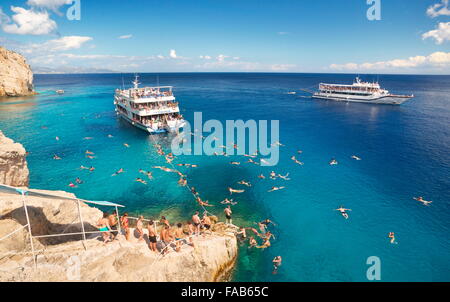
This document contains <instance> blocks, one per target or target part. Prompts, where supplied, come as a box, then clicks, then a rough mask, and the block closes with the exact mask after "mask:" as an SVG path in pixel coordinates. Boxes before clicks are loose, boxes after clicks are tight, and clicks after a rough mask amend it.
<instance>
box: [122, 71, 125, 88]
mask: <svg viewBox="0 0 450 302" xmlns="http://www.w3.org/2000/svg"><path fill="white" fill-rule="evenodd" d="M122 90H125V82H124V79H123V73H122Z"/></svg>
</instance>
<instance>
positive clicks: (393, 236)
mask: <svg viewBox="0 0 450 302" xmlns="http://www.w3.org/2000/svg"><path fill="white" fill-rule="evenodd" d="M388 238H390V239H391V243H392V244H394V243H395V244H397V242H396V241H395V233H394V232H389V235H388Z"/></svg>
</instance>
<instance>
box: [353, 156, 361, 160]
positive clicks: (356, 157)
mask: <svg viewBox="0 0 450 302" xmlns="http://www.w3.org/2000/svg"><path fill="white" fill-rule="evenodd" d="M351 158H353V159H355V160H361V158H359V157H358V156H356V155H352V156H351Z"/></svg>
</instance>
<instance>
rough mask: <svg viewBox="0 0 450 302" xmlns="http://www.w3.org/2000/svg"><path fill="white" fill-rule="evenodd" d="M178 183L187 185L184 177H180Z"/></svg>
mask: <svg viewBox="0 0 450 302" xmlns="http://www.w3.org/2000/svg"><path fill="white" fill-rule="evenodd" d="M178 185H180V186H182V187H185V186H186V185H187V179H186V178H184V177H180V179H179V180H178Z"/></svg>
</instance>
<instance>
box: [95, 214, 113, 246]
mask: <svg viewBox="0 0 450 302" xmlns="http://www.w3.org/2000/svg"><path fill="white" fill-rule="evenodd" d="M108 216H109V214H108V213H106V212H105V213H103V217H102V218H100V219H99V221H98V222H97V227H98V229H99V231H100V232H102V236H103V243H105V244H106V243H108V242H109V239H110V236H111V233H110V232H109V231H110V229H109V225H108Z"/></svg>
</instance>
